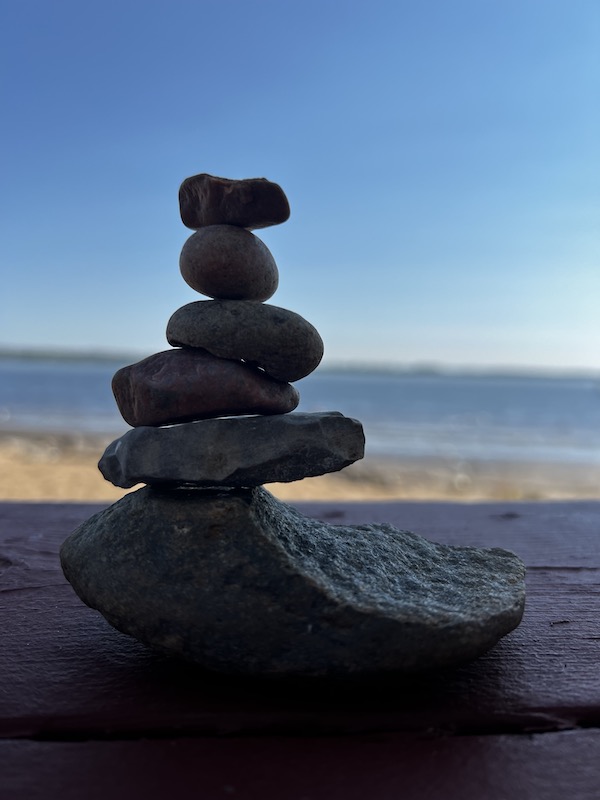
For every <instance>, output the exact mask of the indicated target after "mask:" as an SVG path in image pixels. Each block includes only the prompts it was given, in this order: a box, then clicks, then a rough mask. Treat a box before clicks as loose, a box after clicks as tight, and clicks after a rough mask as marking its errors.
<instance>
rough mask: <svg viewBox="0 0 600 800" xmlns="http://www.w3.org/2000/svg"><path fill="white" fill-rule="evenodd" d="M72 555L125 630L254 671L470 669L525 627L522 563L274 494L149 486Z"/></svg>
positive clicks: (74, 576) (81, 590)
mask: <svg viewBox="0 0 600 800" xmlns="http://www.w3.org/2000/svg"><path fill="white" fill-rule="evenodd" d="M61 560H62V565H63V569H64V572H65V575H66V576H67V578H68V580H69V581H70V582H71V584H72V585H73V588H74V589H75V591H76V592H77V594H78V595H79V596H80V597H81V599H82V600H83V601H84V602H85V603H87V604H88V605H89V606H91V607H92V608H96V609H98V610H99V611H100V612H101V613H102V614H103V615H104V616H105V617H106V619H107V620H108V621H109V622H110V623H111V624H112V625H114V626H115V627H116V628H118V629H119V630H121V631H123V632H124V633H127V634H130V635H131V636H134V637H136V638H137V639H139V640H140V641H142V642H144V643H145V644H147V645H150V646H152V647H155V648H158V649H160V650H162V651H165V652H168V653H172V654H176V655H179V656H183V657H185V658H187V659H191V660H193V661H196V662H197V663H199V664H201V665H202V666H203V667H206V668H208V669H211V670H217V671H221V672H225V673H231V674H243V675H263V676H322V675H339V676H342V675H344V676H345V675H348V676H353V675H361V674H369V673H377V672H387V671H395V670H398V671H409V672H414V671H417V670H430V669H435V668H441V667H448V666H452V665H456V664H459V663H461V662H464V661H469V660H470V659H473V658H475V657H477V656H479V655H481V654H482V653H483V652H485V651H486V650H487V649H488V648H490V647H492V645H494V643H495V642H497V641H498V639H500V638H501V637H502V636H504V635H505V634H506V633H508V632H509V631H511V630H512V629H513V628H515V627H516V626H517V625H518V624H519V622H520V620H521V616H522V613H523V605H524V598H525V593H524V573H525V568H524V566H523V564H522V562H521V561H520V559H518V558H517V557H516V556H515V555H513V554H512V553H509V552H506V551H504V550H500V549H490V550H488V549H476V548H469V547H448V546H445V545H439V544H433V543H431V542H428V541H427V540H425V539H423V538H421V537H420V536H417V535H415V534H413V533H409V532H407V531H400V530H397V529H396V528H393V527H392V526H390V525H361V526H357V527H349V526H335V525H328V524H326V523H323V522H320V521H316V520H313V519H309V518H307V517H303V516H302V515H300V514H299V513H298V512H297V511H296V510H295V509H293V508H292V507H291V506H288V505H286V504H284V503H281V502H279V501H277V500H275V498H273V497H272V496H271V495H270V494H269V493H268V492H267V491H266V490H265V489H262V488H259V489H251V490H250V489H248V490H242V489H233V490H222V491H221V492H219V491H218V490H206V489H204V490H203V489H179V490H170V491H169V490H159V489H156V488H154V487H144V488H143V489H139V490H138V491H137V492H132V493H131V494H128V495H126V496H125V497H124V498H123V499H121V500H119V501H118V502H117V503H115V504H114V505H112V506H110V507H109V508H107V509H105V510H103V511H101V512H100V513H98V514H96V515H94V516H93V517H91V518H90V519H89V520H88V521H87V522H85V523H84V524H83V525H81V526H80V527H79V528H78V529H77V530H76V531H75V532H74V533H73V534H72V535H71V536H70V537H69V538H68V539H67V541H66V542H65V543H64V545H63V548H62V551H61Z"/></svg>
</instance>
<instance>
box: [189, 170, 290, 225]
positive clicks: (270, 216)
mask: <svg viewBox="0 0 600 800" xmlns="http://www.w3.org/2000/svg"><path fill="white" fill-rule="evenodd" d="M179 208H180V210H181V219H182V222H183V224H184V225H185V226H187V227H188V228H192V229H194V230H197V229H198V228H203V227H204V226H205V225H238V226H239V227H240V228H250V229H253V228H266V227H268V226H269V225H279V223H281V222H285V221H286V219H287V218H288V217H289V216H290V206H289V203H288V201H287V197H286V196H285V194H284V193H283V190H282V188H281V187H280V186H278V185H277V184H276V183H271V181H268V180H267V179H266V178H247V179H245V180H237V181H236V180H229V179H228V178H216V177H214V176H213V175H207V174H206V173H203V174H201V175H194V176H193V177H192V178H186V179H185V180H184V182H183V183H182V184H181V188H180V189H179Z"/></svg>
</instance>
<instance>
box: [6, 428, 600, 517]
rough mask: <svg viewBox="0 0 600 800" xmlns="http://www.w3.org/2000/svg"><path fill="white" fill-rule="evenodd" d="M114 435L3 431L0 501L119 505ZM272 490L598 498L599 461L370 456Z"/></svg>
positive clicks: (422, 497) (297, 494) (346, 496)
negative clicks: (111, 463)
mask: <svg viewBox="0 0 600 800" xmlns="http://www.w3.org/2000/svg"><path fill="white" fill-rule="evenodd" d="M109 441H110V438H107V437H103V436H96V435H89V434H86V435H83V434H51V433H45V434H37V433H33V432H25V431H22V432H19V433H18V432H13V433H9V432H2V433H0V501H5V500H10V501H28V502H113V501H114V500H117V499H119V497H122V496H123V495H124V494H125V490H123V489H118V488H117V487H114V486H112V485H111V484H109V483H107V482H106V481H105V480H104V479H103V478H102V476H101V475H100V472H99V471H98V469H97V463H98V459H99V458H100V456H101V455H102V452H103V451H104V448H105V447H106V445H107V444H108V443H109ZM266 488H267V489H268V490H269V491H270V492H272V493H273V494H275V495H276V496H277V497H280V498H281V499H282V500H286V501H289V502H292V503H293V502H294V501H305V500H312V501H320V500H323V501H331V500H340V501H342V500H343V501H345V502H346V501H360V502H369V501H384V500H387V501H390V500H414V501H455V502H486V501H489V502H491V501H504V502H505V501H525V500H527V501H530V500H544V501H548V500H569V499H580V500H581V499H596V500H599V499H600V464H596V465H593V464H592V465H590V464H578V463H577V464H557V463H540V462H530V463H516V462H509V461H478V460H476V459H463V460H458V461H457V460H456V459H450V458H431V457H429V458H420V457H413V458H396V457H393V458H388V457H379V456H373V457H369V456H367V457H366V458H365V459H364V460H363V461H358V462H356V463H355V464H352V465H351V466H350V467H347V468H346V469H344V470H342V471H341V472H334V473H330V474H327V475H323V476H320V477H316V478H307V479H305V480H303V481H295V482H293V483H288V484H268V485H267V487H266Z"/></svg>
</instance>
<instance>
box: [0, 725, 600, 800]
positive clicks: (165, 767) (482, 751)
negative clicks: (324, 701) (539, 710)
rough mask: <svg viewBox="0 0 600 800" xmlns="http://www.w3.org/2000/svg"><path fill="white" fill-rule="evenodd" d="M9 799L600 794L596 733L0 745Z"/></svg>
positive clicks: (523, 799)
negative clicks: (599, 790) (599, 787)
mask: <svg viewBox="0 0 600 800" xmlns="http://www.w3.org/2000/svg"><path fill="white" fill-rule="evenodd" d="M0 763H1V764H2V769H1V773H0V789H1V791H0V794H1V796H2V798H3V800H49V798H60V800H81V798H84V797H85V798H86V800H106V798H111V800H137V798H146V797H148V798H151V797H161V798H164V797H175V798H187V797H190V798H192V797H193V798H199V799H200V798H210V799H211V800H217V798H224V799H225V800H226V799H227V798H237V800H270V798H276V799H277V800H282V798H285V800H309V799H310V800H337V798H343V799H344V800H366V799H367V798H368V800H396V798H400V797H401V798H402V800H440V798H446V799H447V800H455V799H456V800H512V798H518V800H540V798H544V800H564V798H566V797H572V798H574V799H575V800H597V798H598V764H599V763H600V732H599V731H596V730H594V731H569V732H566V733H551V734H538V735H532V736H464V737H443V738H421V739H419V738H416V737H411V738H407V737H399V736H393V737H364V736H356V737H350V738H348V737H342V738H340V737H333V738H303V739H297V738H270V737H265V738H262V739H248V738H244V739H172V740H167V741H160V740H158V741H151V740H146V741H139V742H136V741H121V742H69V743H54V742H27V741H11V742H0Z"/></svg>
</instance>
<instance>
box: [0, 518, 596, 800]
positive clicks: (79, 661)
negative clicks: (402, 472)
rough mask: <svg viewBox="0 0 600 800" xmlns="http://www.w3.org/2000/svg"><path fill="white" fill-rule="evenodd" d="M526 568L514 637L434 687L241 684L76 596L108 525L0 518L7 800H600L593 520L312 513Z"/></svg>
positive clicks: (430, 679)
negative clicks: (66, 546) (502, 550)
mask: <svg viewBox="0 0 600 800" xmlns="http://www.w3.org/2000/svg"><path fill="white" fill-rule="evenodd" d="M299 507H300V508H301V510H302V511H303V512H304V513H307V514H309V515H313V516H319V517H321V518H324V519H327V520H328V521H330V522H332V523H337V522H351V523H361V522H378V521H386V522H391V523H392V524H394V525H397V526H398V527H404V528H409V529H411V530H414V531H416V532H419V533H422V534H423V535H425V536H427V537H428V538H431V539H434V540H436V541H441V542H447V543H452V544H473V545H478V546H490V547H492V546H501V547H507V548H509V549H511V550H513V551H514V552H516V553H518V554H519V555H520V556H521V557H522V558H523V559H524V561H525V563H526V564H527V566H528V577H527V582H528V600H527V607H526V613H525V617H524V620H523V623H522V624H521V626H520V627H519V628H518V629H517V630H516V631H514V632H513V633H512V634H510V635H509V636H507V637H506V638H505V639H503V640H502V641H501V642H500V643H499V644H498V645H497V647H495V648H494V649H493V650H492V651H490V652H489V653H488V654H487V655H486V656H484V657H483V658H481V659H479V660H478V661H476V662H474V663H472V664H469V665H467V666H465V667H462V668H460V669H456V670H453V671H449V672H444V673H441V674H431V675H423V676H420V677H413V678H406V677H402V676H399V675H390V676H387V677H385V678H380V679H378V680H370V681H362V682H346V683H333V682H322V681H317V682H315V681H308V682H302V681H295V682H282V683H272V682H264V681H256V680H253V681H249V680H246V681H244V680H239V679H237V680H234V679H229V678H224V677H221V676H218V675H213V674H210V673H207V672H205V671H203V670H201V669H199V668H197V667H195V666H193V665H189V664H185V663H182V662H179V661H175V660H173V659H168V658H165V657H164V656H160V655H156V654H154V653H152V652H150V651H148V650H147V649H146V648H144V647H143V646H142V645H140V644H138V643H137V642H135V641H134V640H132V639H130V638H129V637H126V636H123V635H122V634H119V633H118V632H117V631H115V630H113V629H112V628H111V627H110V626H109V625H108V624H107V623H106V622H105V621H104V620H103V618H102V617H101V616H100V615H99V614H98V613H97V612H94V611H92V610H91V609H88V608H87V607H86V606H84V605H83V604H82V603H81V602H80V601H79V600H78V598H77V597H76V596H75V595H74V593H73V592H72V590H71V588H70V586H69V585H68V584H67V583H66V582H65V581H64V578H63V576H62V573H61V571H60V567H59V564H58V558H57V552H58V548H59V546H60V543H61V542H62V540H63V539H64V538H66V536H67V535H68V534H69V533H70V531H71V530H73V528H74V527H76V525H77V524H78V523H79V522H80V521H82V520H83V519H85V518H87V517H88V516H89V515H91V514H92V513H93V512H94V511H96V510H97V509H98V508H99V506H92V505H85V504H77V505H76V504H60V505H59V504H56V505H53V504H39V505H33V504H18V503H14V504H11V503H4V504H0V636H1V638H0V799H1V800H9V799H10V800H12V798H19V800H20V798H46V797H47V798H54V797H56V798H59V797H60V798H62V799H63V800H68V798H79V797H81V798H86V797H90V798H95V797H98V798H99V797H111V798H118V799H120V798H134V797H138V796H139V797H155V796H156V797H166V796H172V797H209V798H212V797H215V798H217V797H238V798H240V797H241V798H255V797H256V798H270V797H273V798H275V797H277V798H287V797H289V798H297V799H298V800H300V799H301V798H306V800H308V798H311V799H313V800H320V798H337V797H339V798H345V800H352V799H353V798H359V797H360V798H377V799H378V798H396V797H402V798H406V799H407V800H410V798H439V797H443V798H483V799H485V798H492V799H493V798H505V797H506V798H509V797H510V798H513V797H517V798H520V799H521V800H526V799H528V798H542V797H543V798H554V797H556V798H559V797H560V798H565V797H569V798H574V799H576V798H600V731H599V725H600V504H599V503H593V502H589V503H572V504H568V503H566V504H565V503H559V504H550V503H543V504H535V503H530V504H501V505H491V504H490V505H488V504H479V505H471V506H469V505H458V504H456V505H455V504H446V503H440V504H421V503H377V504H355V505H353V504H348V503H347V504H341V505H340V504H302V505H300V504H299Z"/></svg>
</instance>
